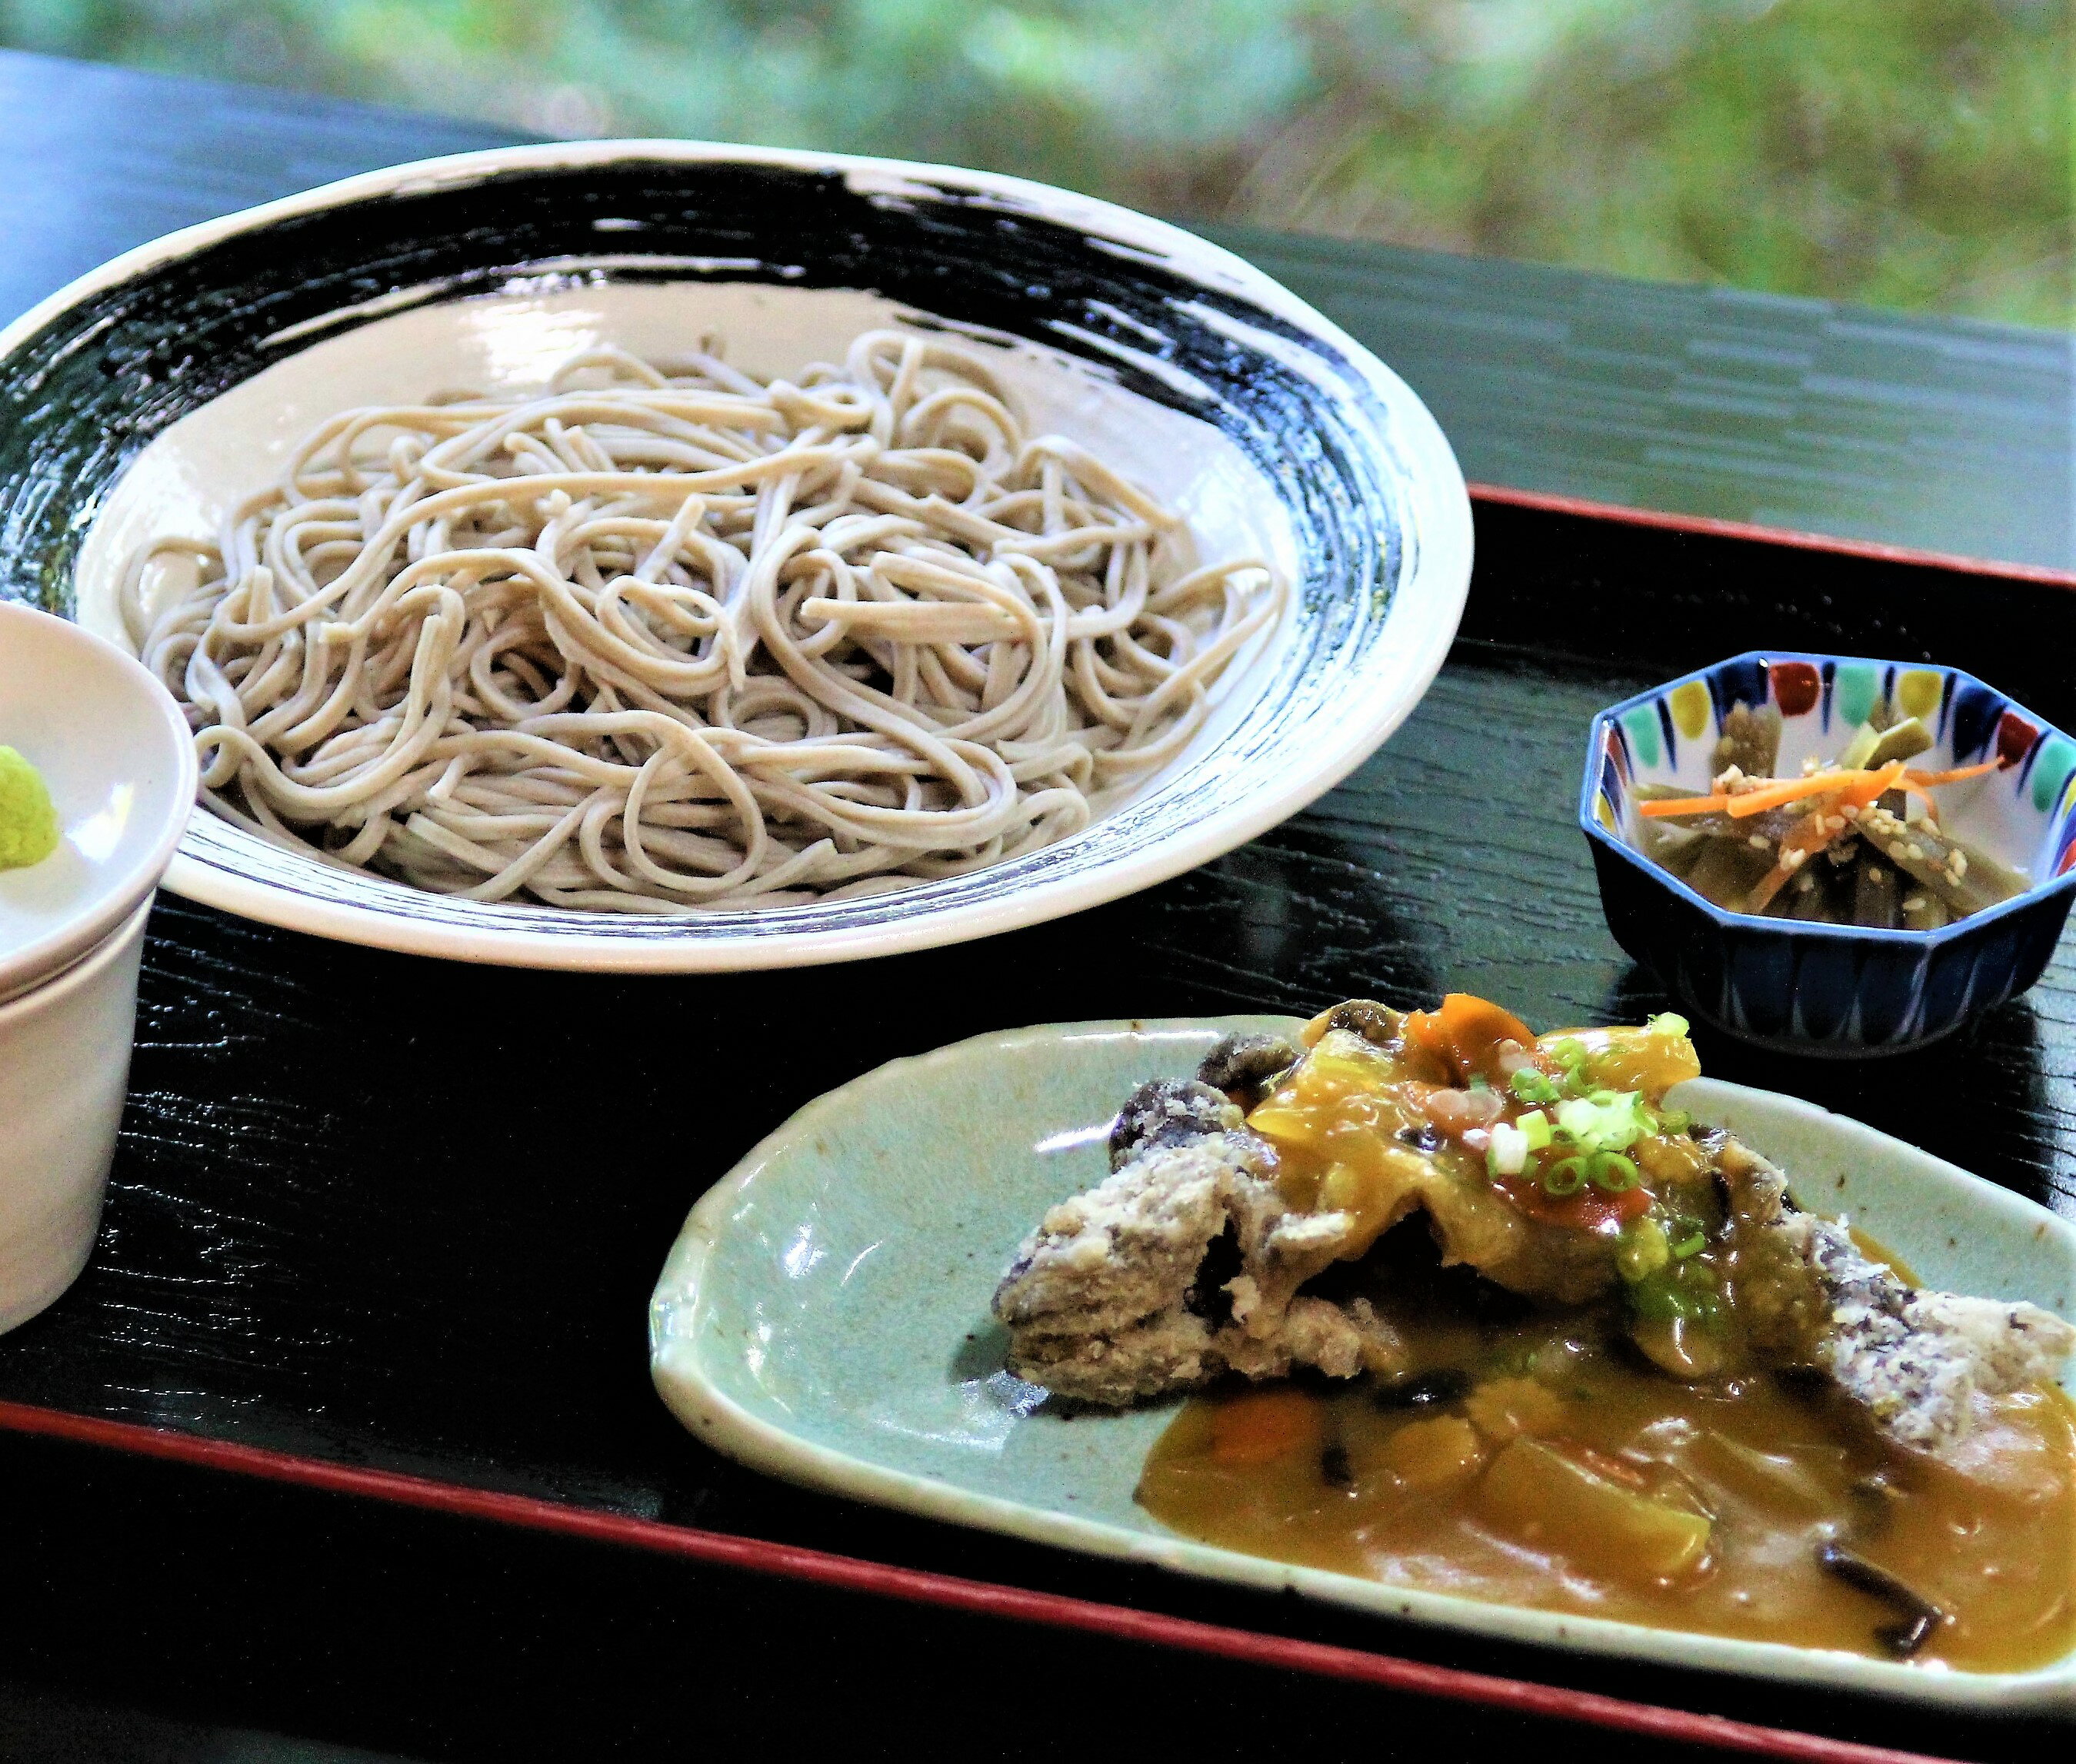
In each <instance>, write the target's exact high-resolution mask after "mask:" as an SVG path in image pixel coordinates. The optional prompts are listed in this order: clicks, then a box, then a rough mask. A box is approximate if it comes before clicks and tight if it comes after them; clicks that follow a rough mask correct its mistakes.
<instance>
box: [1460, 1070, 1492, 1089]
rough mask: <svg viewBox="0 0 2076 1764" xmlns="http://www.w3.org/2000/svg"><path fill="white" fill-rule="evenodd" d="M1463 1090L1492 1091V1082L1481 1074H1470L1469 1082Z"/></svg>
mask: <svg viewBox="0 0 2076 1764" xmlns="http://www.w3.org/2000/svg"><path fill="white" fill-rule="evenodd" d="M1464 1089H1465V1090H1490V1089H1492V1080H1491V1079H1489V1078H1488V1077H1486V1076H1485V1075H1484V1073H1482V1072H1474V1073H1472V1074H1471V1081H1470V1082H1469V1083H1468V1084H1467V1085H1464Z"/></svg>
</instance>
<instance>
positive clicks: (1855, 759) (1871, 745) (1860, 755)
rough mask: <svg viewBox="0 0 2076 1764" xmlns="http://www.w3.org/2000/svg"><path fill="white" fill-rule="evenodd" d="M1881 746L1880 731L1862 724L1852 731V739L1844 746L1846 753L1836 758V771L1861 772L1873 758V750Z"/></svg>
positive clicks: (1872, 725) (1870, 725)
mask: <svg viewBox="0 0 2076 1764" xmlns="http://www.w3.org/2000/svg"><path fill="white" fill-rule="evenodd" d="M1880 745H1881V731H1880V730H1879V729H1878V728H1875V726H1874V724H1871V723H1862V724H1860V726H1859V728H1858V729H1856V730H1854V733H1853V738H1852V740H1850V741H1848V742H1847V743H1846V751H1845V752H1844V753H1841V754H1840V755H1839V756H1838V770H1840V771H1841V772H1857V771H1860V770H1863V769H1864V768H1865V766H1866V763H1867V762H1868V761H1869V760H1870V759H1872V758H1873V757H1874V752H1875V749H1876V748H1878V747H1879V746H1880Z"/></svg>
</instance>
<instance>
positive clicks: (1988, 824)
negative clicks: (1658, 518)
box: [1579, 651, 2076, 1058]
mask: <svg viewBox="0 0 2076 1764" xmlns="http://www.w3.org/2000/svg"><path fill="white" fill-rule="evenodd" d="M1737 704H1750V705H1751V706H1753V707H1754V708H1759V707H1763V706H1764V705H1766V704H1772V705H1774V706H1775V707H1776V708H1778V709H1779V712H1780V714H1781V720H1782V728H1781V743H1780V761H1779V767H1780V770H1782V771H1783V772H1784V773H1787V774H1793V773H1795V772H1796V771H1799V770H1800V767H1801V765H1802V762H1803V761H1804V759H1805V758H1806V757H1810V756H1812V755H1816V756H1820V757H1825V758H1835V757H1837V753H1838V752H1839V750H1840V749H1842V748H1843V747H1844V746H1845V745H1846V741H1848V740H1849V739H1850V736H1851V733H1852V732H1853V730H1854V729H1855V728H1858V725H1859V724H1862V723H1863V722H1865V721H1866V719H1867V717H1868V716H1870V714H1871V712H1873V711H1874V709H1875V707H1876V706H1878V705H1882V704H1887V706H1888V707H1890V708H1891V709H1892V710H1893V711H1894V712H1895V713H1897V714H1899V715H1903V716H1916V717H1918V718H1920V720H1922V721H1923V722H1924V725H1925V727H1926V728H1928V729H1929V730H1931V731H1932V732H1933V734H1934V736H1935V737H1936V743H1937V745H1935V746H1934V747H1933V749H1931V751H1929V753H1926V754H1925V755H1924V759H1923V762H1922V763H1923V764H1924V765H1925V766H1928V767H1945V766H1966V765H1969V764H1972V763H1974V762H1978V761H1980V760H1983V759H1986V758H1989V757H2001V758H2003V759H2004V760H2005V761H2007V762H2008V764H2007V768H2006V770H2003V771H2000V772H1996V773H1992V774H1990V775H1989V776H1987V777H1986V778H1981V779H1979V780H1977V781H1974V782H1967V783H1962V784H1958V785H1952V786H1949V787H1945V788H1944V789H1942V791H1941V794H1940V811H1941V817H1942V819H1943V820H1944V821H1945V824H1947V825H1949V826H1950V827H1951V828H1952V829H1953V830H1954V832H1955V833H1956V834H1957V835H1958V836H1960V837H1961V838H1962V839H1964V840H1966V841H1967V842H1968V843H1969V844H1970V845H1973V846H1975V847H1976V848H1978V849H1980V850H1982V851H1983V852H1985V853H1988V854H1989V855H1990V856H1991V857H1996V858H1998V859H2000V860H2001V861H2003V862H2004V863H2006V864H2008V865H2012V867H2013V868H2015V869H2017V870H2022V871H2024V873H2025V874H2027V875H2028V876H2030V877H2032V878H2034V882H2033V886H2032V887H2031V888H2029V889H2028V890H2026V892H2025V893H2024V894H2020V895H2017V896H2016V897H2015V898H2013V899H2010V900H2007V901H2005V902H2003V903H2002V904H2001V905H1999V906H1996V907H1991V908H1989V909H1987V911H1983V912H1979V913H1975V914H1973V915H1970V916H1969V917H1968V918H1966V919H1961V920H1959V921H1958V922H1957V923H1956V924H1952V925H1949V926H1947V927H1946V928H1945V929H1944V930H1941V931H1934V932H1912V931H1875V930H1867V929H1862V928H1858V927H1854V926H1847V925H1825V924H1809V923H1805V922H1802V921H1799V920H1793V919H1769V918H1761V917H1758V916H1757V915H1753V914H1750V913H1740V912H1733V911H1729V909H1728V908H1726V907H1718V906H1717V905H1716V904H1715V903H1713V902H1712V901H1709V900H1708V899H1705V898H1704V897H1703V896H1702V895H1700V894H1697V893H1696V891H1695V890H1693V889H1692V888H1690V887H1688V886H1687V885H1686V884H1685V883H1684V882H1681V881H1679V879H1678V878H1675V876H1673V875H1672V874H1671V872H1670V871H1668V870H1664V869H1663V868H1662V867H1660V866H1659V865H1657V864H1656V863H1654V862H1653V861H1651V860H1650V859H1649V858H1648V857H1645V856H1644V855H1643V853H1642V851H1640V850H1639V849H1638V846H1637V839H1636V836H1637V831H1638V817H1637V815H1636V812H1635V797H1636V787H1638V786H1639V785H1642V784H1671V785H1676V786H1678V787H1681V788H1682V789H1688V790H1692V791H1696V792H1697V793H1699V792H1701V791H1705V790H1706V789H1707V787H1708V784H1709V778H1710V775H1711V774H1712V773H1713V770H1714V753H1715V745H1716V742H1717V738H1718V737H1719V736H1720V734H1721V728H1722V723H1723V720H1724V718H1725V717H1726V716H1728V715H1729V712H1730V710H1731V708H1733V706H1735V705H1737ZM2072 809H2076V741H2071V740H2070V737H2067V736H2066V735H2065V734H2063V733H2061V731H2060V730H2058V729H2057V728H2053V727H2051V726H2050V725H2049V724H2047V723H2046V722H2045V721H2044V720H2042V719H2041V718H2040V717H2038V716H2034V715H2033V713H2032V712H2030V711H2028V710H2027V709H2025V708H2024V707H2023V706H2022V705H2019V704H2014V703H2012V700H2010V699H2007V698H2006V697H2004V696H2003V694H2001V693H1999V692H1998V691H1995V690H1994V689H1993V688H1991V687H1988V686H1986V685H1984V684H1983V682H1981V681H1980V680H1978V679H1975V678H1974V675H1973V674H1964V673H1962V672H1961V671H1960V670H1958V669H1955V668H1936V667H1924V666H1918V665H1916V664H1914V663H1912V662H1873V661H1866V660H1864V659H1862V658H1857V657H1852V656H1838V655H1805V654H1784V653H1783V654H1762V653H1759V652H1757V651H1754V652H1750V653H1747V654H1743V655H1739V656H1733V657H1732V658H1731V659H1729V661H1727V662H1717V664H1716V665H1715V666H1713V667H1709V668H1704V669H1702V670H1700V672H1698V673H1695V674H1687V675H1685V676H1684V677H1683V678H1681V679H1677V680H1674V681H1671V682H1670V683H1667V684H1666V685H1664V686H1661V687H1657V688H1655V690H1653V691H1648V692H1643V693H1640V694H1638V695H1637V696H1636V697H1634V698H1632V699H1624V700H1623V701H1622V703H1621V704H1617V705H1614V706H1613V707H1611V708H1609V709H1607V710H1605V711H1603V712H1601V713H1600V715H1599V716H1596V717H1595V718H1594V720H1593V726H1592V735H1591V737H1589V739H1588V743H1587V749H1586V773H1585V778H1584V784H1583V786H1582V787H1581V789H1580V796H1579V824H1580V828H1583V829H1584V832H1585V835H1586V840H1587V844H1588V846H1589V848H1590V849H1591V850H1592V854H1593V865H1594V867H1595V869H1596V871H1597V872H1598V874H1599V879H1600V885H1601V908H1602V910H1603V911H1605V913H1606V915H1607V920H1608V929H1609V931H1611V932H1613V933H1614V936H1615V940H1616V941H1617V943H1619V944H1621V946H1622V948H1625V949H1626V950H1627V951H1628V952H1629V953H1630V955H1631V956H1633V957H1635V958H1636V960H1637V961H1639V962H1641V963H1642V964H1643V965H1644V966H1646V967H1647V968H1649V969H1651V970H1652V972H1653V973H1655V974H1656V975H1657V976H1658V977H1659V980H1660V981H1661V982H1663V984H1664V986H1665V987H1666V989H1667V991H1669V992H1671V994H1672V995H1673V996H1674V997H1675V998H1677V999H1678V1000H1679V1002H1680V1004H1681V1005H1682V1007H1684V1008H1685V1009H1687V1010H1688V1011H1692V1012H1693V1013H1694V1014H1695V1015H1698V1016H1700V1017H1701V1018H1703V1019H1705V1020H1707V1021H1708V1022H1709V1023H1713V1024H1715V1025H1716V1026H1717V1027H1719V1028H1721V1029H1724V1030H1725V1031H1728V1032H1729V1033H1730V1034H1732V1035H1734V1036H1739V1037H1741V1038H1742V1039H1743V1040H1747V1041H1752V1042H1756V1043H1758V1044H1760V1045H1762V1046H1765V1047H1769V1048H1777V1049H1779V1050H1781V1051H1783V1052H1795V1053H1812V1054H1825V1055H1833V1056H1841V1057H1846V1058H1852V1057H1858V1056H1864V1055H1868V1054H1877V1053H1894V1052H1901V1051H1903V1050H1904V1049H1905V1048H1914V1047H1920V1046H1922V1045H1923V1044H1925V1043H1927V1042H1929V1041H1935V1040H1938V1039H1939V1037H1941V1036H1945V1035H1948V1034H1950V1033H1951V1032H1952V1031H1954V1030H1955V1029H1956V1028H1958V1027H1960V1025H1961V1024H1962V1023H1963V1022H1964V1021H1966V1019H1968V1018H1969V1017H1970V1016H1971V1015H1974V1013H1975V1012H1977V1011H1983V1010H1986V1009H1987V1008H1988V1007H1991V1006H1993V1005H1997V1004H2001V1003H2002V1002H2003V1001H2004V1000H2005V999H2007V998H2012V997H2013V996H2015V995H2016V994H2019V993H2021V992H2024V990H2026V988H2027V987H2028V986H2031V985H2032V983H2033V982H2035V981H2036V980H2037V979H2038V978H2039V977H2040V975H2041V969H2044V968H2045V966H2046V965H2047V962H2048V958H2049V957H2050V956H2052V955H2053V953H2054V945H2055V940H2056V939H2057V938H2058V937H2059V936H2061V927H2062V923H2063V921H2064V920H2065V919H2067V917H2068V916H2069V907H2070V894H2071V890H2072V889H2076V867H2072V866H2076V851H2072V843H2073V842H2076V814H2072Z"/></svg>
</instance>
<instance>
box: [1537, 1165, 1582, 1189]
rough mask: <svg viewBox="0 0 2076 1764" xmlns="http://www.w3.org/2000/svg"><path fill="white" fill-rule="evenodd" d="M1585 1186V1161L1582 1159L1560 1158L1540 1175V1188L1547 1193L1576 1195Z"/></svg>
mask: <svg viewBox="0 0 2076 1764" xmlns="http://www.w3.org/2000/svg"><path fill="white" fill-rule="evenodd" d="M1585 1185H1586V1160H1584V1158H1579V1157H1572V1158H1560V1159H1559V1160H1558V1161H1557V1162H1556V1163H1555V1164H1551V1166H1550V1168H1548V1169H1547V1170H1545V1171H1544V1172H1543V1173H1542V1186H1543V1189H1544V1191H1545V1192H1546V1193H1551V1194H1556V1195H1565V1194H1576V1193H1578V1192H1579V1190H1580V1189H1582V1188H1584V1186H1585Z"/></svg>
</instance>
